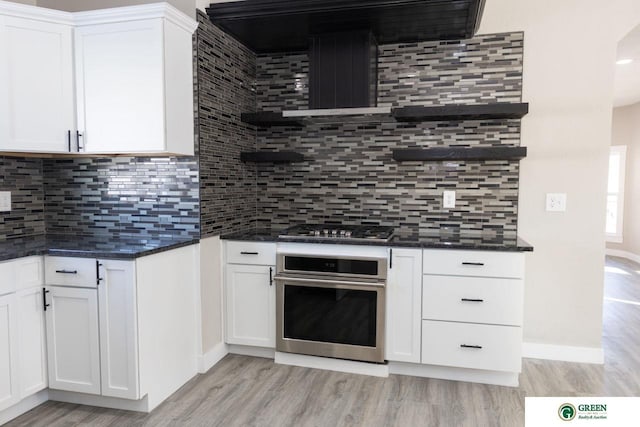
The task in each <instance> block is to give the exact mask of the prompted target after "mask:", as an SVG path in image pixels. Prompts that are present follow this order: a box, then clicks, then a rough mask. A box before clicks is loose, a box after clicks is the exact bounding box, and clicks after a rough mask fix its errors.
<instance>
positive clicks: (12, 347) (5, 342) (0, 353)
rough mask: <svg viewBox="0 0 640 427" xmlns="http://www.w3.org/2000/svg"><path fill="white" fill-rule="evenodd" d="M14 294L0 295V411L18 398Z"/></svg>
mask: <svg viewBox="0 0 640 427" xmlns="http://www.w3.org/2000/svg"><path fill="white" fill-rule="evenodd" d="M16 328H17V321H16V303H15V294H9V295H5V296H2V297H0V411H2V410H3V409H6V408H8V407H9V406H11V405H13V404H14V403H16V402H17V401H18V400H19V399H20V392H19V387H18V381H19V380H18V371H19V368H18V334H17V330H16Z"/></svg>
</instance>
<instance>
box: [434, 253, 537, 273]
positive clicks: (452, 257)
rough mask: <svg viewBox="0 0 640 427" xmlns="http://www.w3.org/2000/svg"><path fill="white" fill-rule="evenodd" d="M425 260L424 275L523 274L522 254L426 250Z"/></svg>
mask: <svg viewBox="0 0 640 427" xmlns="http://www.w3.org/2000/svg"><path fill="white" fill-rule="evenodd" d="M422 259H423V264H422V271H423V273H424V274H443V275H451V276H478V277H506V278H514V279H522V278H523V277H524V254H522V253H508V252H487V251H447V250H433V249H425V251H424V256H423V258H422Z"/></svg>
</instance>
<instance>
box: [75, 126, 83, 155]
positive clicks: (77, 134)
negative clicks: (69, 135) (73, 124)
mask: <svg viewBox="0 0 640 427" xmlns="http://www.w3.org/2000/svg"><path fill="white" fill-rule="evenodd" d="M80 137H82V134H81V133H80V131H79V130H77V131H76V147H78V153H79V152H80V150H81V149H83V148H84V147H82V146H81V145H80Z"/></svg>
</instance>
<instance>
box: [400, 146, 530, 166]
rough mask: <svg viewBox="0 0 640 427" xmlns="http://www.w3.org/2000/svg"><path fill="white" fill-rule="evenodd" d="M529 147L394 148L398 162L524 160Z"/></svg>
mask: <svg viewBox="0 0 640 427" xmlns="http://www.w3.org/2000/svg"><path fill="white" fill-rule="evenodd" d="M525 157H527V147H437V148H403V149H398V150H393V159H394V160H396V161H398V162H420V161H443V160H522V159H524V158H525Z"/></svg>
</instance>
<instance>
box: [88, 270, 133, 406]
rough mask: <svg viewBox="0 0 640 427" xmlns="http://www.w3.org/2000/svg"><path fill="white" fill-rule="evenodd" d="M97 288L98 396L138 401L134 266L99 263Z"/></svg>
mask: <svg viewBox="0 0 640 427" xmlns="http://www.w3.org/2000/svg"><path fill="white" fill-rule="evenodd" d="M100 264H101V265H99V267H100V277H101V278H102V280H101V281H100V285H99V286H98V302H99V307H98V312H99V325H100V356H101V357H100V360H101V362H102V364H101V379H102V381H101V382H102V388H101V390H102V395H103V396H110V397H119V398H123V399H139V398H140V397H141V396H140V384H139V381H138V370H139V367H138V317H137V295H136V283H135V268H134V264H133V263H132V262H129V261H112V260H107V261H101V262H100Z"/></svg>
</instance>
